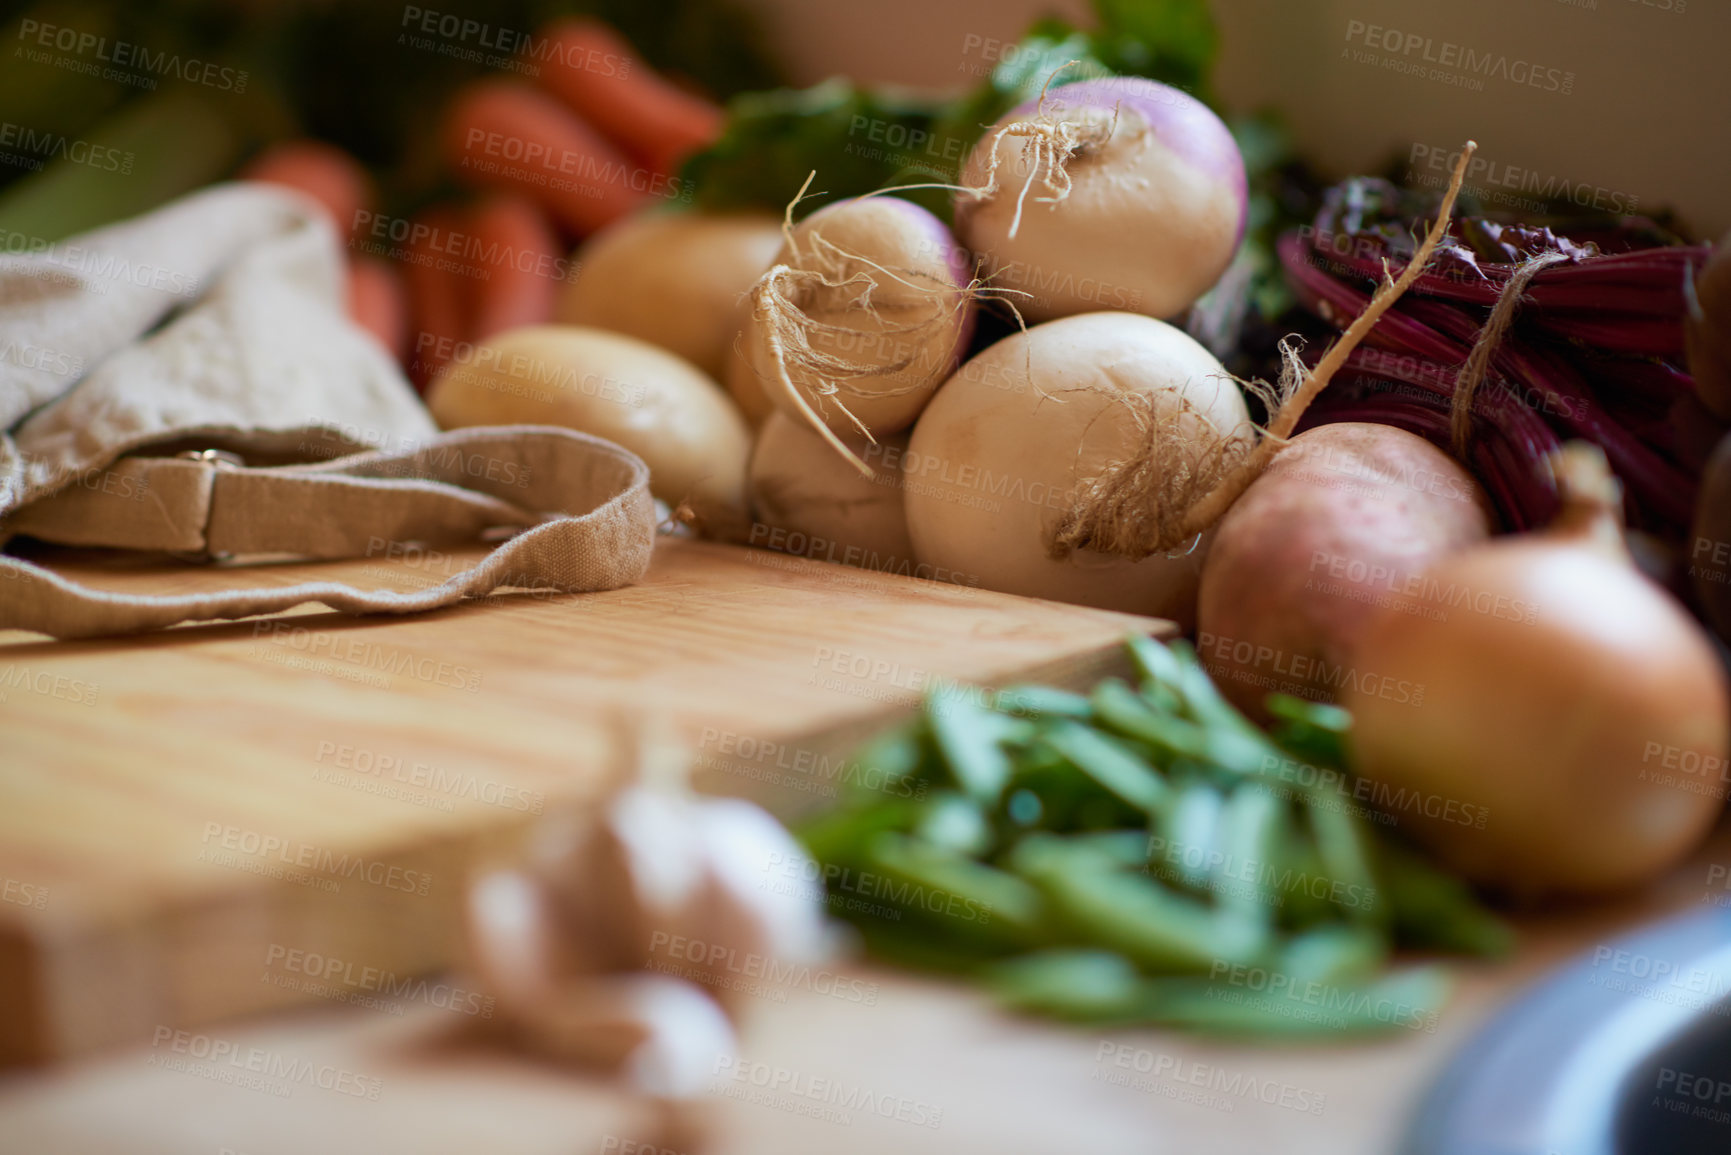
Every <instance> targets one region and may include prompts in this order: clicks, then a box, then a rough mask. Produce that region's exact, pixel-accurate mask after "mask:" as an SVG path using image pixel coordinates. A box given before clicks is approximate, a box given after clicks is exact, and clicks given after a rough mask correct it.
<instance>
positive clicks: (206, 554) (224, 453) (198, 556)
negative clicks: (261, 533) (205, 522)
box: [169, 449, 246, 564]
mask: <svg viewBox="0 0 1731 1155" xmlns="http://www.w3.org/2000/svg"><path fill="white" fill-rule="evenodd" d="M175 456H176V457H177V458H179V459H181V460H184V461H198V462H202V463H203V464H205V465H209V466H211V467H212V468H215V469H219V470H221V469H240V468H242V467H243V466H245V465H246V459H245V458H243V457H242V456H241V455H240V454H238V453H231V452H229V451H228V450H226V449H188V450H186V451H185V452H184V453H177V454H175ZM169 556H170V557H172V558H175V559H176V560H177V561H184V562H196V563H200V564H210V563H212V562H220V561H226V560H228V559H229V558H230V557H232V556H233V555H232V554H228V553H212V552H211V551H210V550H208V549H206V550H198V551H196V552H195V551H178V550H177V551H173V552H171V553H170V554H169Z"/></svg>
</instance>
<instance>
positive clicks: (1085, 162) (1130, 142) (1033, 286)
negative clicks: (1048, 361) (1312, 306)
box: [956, 77, 1247, 321]
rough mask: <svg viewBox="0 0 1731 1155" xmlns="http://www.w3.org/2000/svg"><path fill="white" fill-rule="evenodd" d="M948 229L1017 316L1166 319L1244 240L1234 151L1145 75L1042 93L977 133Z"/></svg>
mask: <svg viewBox="0 0 1731 1155" xmlns="http://www.w3.org/2000/svg"><path fill="white" fill-rule="evenodd" d="M961 184H962V185H963V187H964V189H965V190H966V191H963V192H959V193H957V195H956V231H957V234H958V235H959V236H960V237H961V239H962V241H963V243H964V244H966V245H967V246H968V248H970V249H972V250H973V251H974V252H975V253H977V254H978V255H979V256H980V258H981V261H982V265H983V267H982V269H981V275H982V276H983V277H985V278H986V281H987V283H988V284H989V285H990V286H991V287H992V288H994V289H1000V290H1007V291H1010V292H1011V293H1013V294H1015V295H1013V296H1012V297H1011V299H1012V300H1013V301H1014V302H1015V303H1016V307H1017V308H1018V309H1019V310H1020V311H1021V312H1022V314H1023V316H1025V317H1027V318H1028V319H1029V320H1031V321H1043V320H1047V319H1050V318H1053V317H1064V316H1069V315H1071V314H1073V313H1088V312H1095V311H1098V310H1101V309H1114V310H1123V311H1127V312H1135V313H1143V314H1145V315H1147V316H1150V317H1172V316H1174V315H1176V314H1178V313H1180V312H1182V311H1183V310H1184V309H1186V308H1188V307H1189V306H1190V305H1191V304H1193V303H1194V302H1195V301H1196V299H1197V298H1198V297H1200V296H1202V294H1203V293H1206V292H1207V291H1208V290H1209V289H1210V288H1211V287H1212V286H1213V285H1214V283H1215V282H1216V281H1218V280H1219V279H1220V276H1221V274H1222V273H1224V272H1225V271H1226V267H1227V265H1229V264H1231V263H1232V257H1233V254H1234V253H1236V252H1237V250H1238V245H1239V242H1240V241H1241V240H1242V239H1243V236H1244V226H1245V212H1246V203H1247V192H1246V186H1245V177H1244V159H1243V157H1242V156H1240V155H1239V152H1238V146H1237V144H1236V143H1235V142H1234V141H1233V139H1232V134H1231V132H1229V131H1228V130H1227V128H1226V126H1225V125H1224V124H1222V123H1221V122H1220V118H1219V117H1217V116H1215V115H1214V113H1213V112H1211V111H1210V110H1209V109H1208V106H1207V105H1205V104H1203V103H1202V102H1201V101H1199V100H1197V99H1196V98H1194V97H1192V96H1190V95H1189V94H1187V93H1184V92H1181V91H1179V90H1178V89H1176V88H1171V87H1168V86H1167V85H1164V84H1160V83H1158V82H1156V81H1153V80H1144V79H1141V78H1138V77H1108V78H1103V79H1098V80H1085V81H1080V82H1078V83H1075V84H1067V85H1064V86H1062V87H1059V88H1051V89H1048V90H1047V92H1046V93H1045V94H1044V95H1042V96H1041V97H1040V98H1039V99H1038V100H1033V101H1029V102H1028V103H1026V104H1023V105H1022V106H1020V107H1019V108H1016V109H1015V110H1013V111H1012V112H1010V114H1009V115H1007V116H1006V117H1004V119H1002V120H1000V121H999V122H998V123H997V124H996V125H994V126H993V127H992V128H991V129H989V130H988V131H987V132H986V135H985V136H984V137H982V138H981V139H980V142H979V143H978V144H977V145H975V146H974V151H973V152H972V153H971V154H970V155H969V157H968V161H967V164H966V165H965V166H964V168H963V170H962V177H961Z"/></svg>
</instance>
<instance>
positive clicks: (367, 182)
mask: <svg viewBox="0 0 1731 1155" xmlns="http://www.w3.org/2000/svg"><path fill="white" fill-rule="evenodd" d="M240 179H242V180H256V181H264V182H265V183H266V184H275V185H282V186H284V187H285V188H292V189H297V190H299V191H300V192H303V193H306V194H307V195H308V196H310V197H312V198H313V199H314V200H316V201H318V202H319V204H321V205H323V206H324V208H325V211H326V212H328V213H330V215H331V223H332V224H334V225H335V226H336V230H337V236H338V237H341V238H342V239H344V240H345V241H346V240H347V239H348V237H349V235H350V234H351V233H352V232H353V231H354V228H355V222H356V220H357V218H358V216H359V214H361V213H363V212H367V211H369V210H371V209H372V207H373V180H372V177H370V176H368V175H367V170H366V169H364V168H362V167H361V162H360V161H358V160H356V159H355V158H354V157H352V156H350V155H349V154H348V153H346V152H344V151H343V150H342V149H340V148H337V147H336V146H335V145H330V144H326V143H324V142H323V141H319V140H291V141H286V142H284V143H282V144H274V145H271V146H270V147H269V148H267V149H265V150H264V151H263V152H262V153H260V154H259V155H258V156H257V157H255V158H254V159H253V160H252V162H251V163H250V164H248V165H247V166H246V167H245V168H243V169H242V170H241V171H240Z"/></svg>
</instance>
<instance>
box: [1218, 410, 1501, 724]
mask: <svg viewBox="0 0 1731 1155" xmlns="http://www.w3.org/2000/svg"><path fill="white" fill-rule="evenodd" d="M1490 530H1491V520H1490V514H1489V512H1488V508H1487V505H1486V503H1485V499H1484V495H1483V493H1482V491H1481V490H1480V489H1479V486H1478V483H1477V482H1475V481H1474V480H1473V477H1472V475H1471V474H1470V473H1468V472H1467V471H1466V470H1465V469H1463V468H1462V467H1461V466H1460V465H1459V464H1458V463H1457V462H1456V461H1455V460H1454V459H1453V458H1451V457H1450V456H1449V455H1448V454H1446V453H1444V452H1443V451H1442V450H1440V449H1438V448H1437V447H1436V446H1434V445H1432V444H1431V443H1430V442H1428V441H1426V440H1425V439H1424V438H1422V437H1418V436H1416V435H1414V434H1411V433H1408V432H1406V431H1405V430H1403V429H1396V428H1394V427H1393V426H1390V425H1373V424H1368V423H1360V422H1349V423H1343V424H1338V425H1324V426H1321V427H1319V428H1316V429H1312V430H1310V431H1309V432H1306V433H1302V434H1300V435H1299V436H1297V437H1295V438H1293V440H1292V443H1291V445H1289V446H1288V447H1287V448H1286V449H1285V450H1283V451H1282V452H1281V454H1280V455H1279V456H1278V457H1276V458H1275V459H1274V461H1273V463H1272V464H1270V465H1269V467H1268V468H1267V470H1266V471H1264V473H1263V474H1262V476H1261V477H1259V478H1257V480H1256V481H1255V482H1254V483H1253V484H1252V485H1251V486H1250V488H1249V489H1248V490H1246V491H1245V493H1244V496H1243V497H1241V498H1239V499H1238V501H1237V502H1236V503H1234V505H1233V506H1232V508H1231V510H1230V511H1228V513H1227V514H1226V516H1225V517H1224V518H1222V519H1221V521H1220V524H1219V527H1218V528H1217V529H1216V531H1215V537H1214V544H1213V547H1212V548H1211V549H1210V551H1209V554H1208V560H1207V562H1206V563H1205V564H1204V565H1203V568H1202V588H1201V592H1200V594H1199V596H1198V604H1197V650H1198V655H1199V656H1200V657H1201V659H1202V662H1203V664H1204V665H1205V666H1206V667H1207V669H1208V671H1209V673H1210V674H1212V675H1213V677H1214V680H1215V681H1216V682H1217V683H1218V684H1219V686H1220V689H1221V692H1222V693H1224V694H1225V695H1226V697H1227V698H1229V699H1230V700H1231V701H1232V702H1233V704H1234V705H1236V706H1238V708H1239V709H1241V710H1244V711H1245V712H1246V713H1248V714H1250V715H1251V716H1253V717H1257V718H1264V719H1265V718H1266V717H1267V716H1268V715H1267V713H1266V711H1265V710H1264V708H1263V700H1264V699H1265V698H1266V697H1267V695H1268V694H1270V693H1273V692H1275V691H1279V692H1283V693H1287V694H1294V695H1297V696H1298V697H1302V698H1308V699H1310V700H1312V701H1330V700H1332V699H1333V698H1334V697H1335V695H1336V694H1337V693H1338V692H1339V691H1340V689H1341V688H1342V686H1343V684H1344V683H1345V682H1346V681H1348V680H1350V679H1353V678H1355V677H1358V676H1360V675H1361V674H1364V673H1365V672H1364V671H1360V670H1357V669H1356V668H1355V666H1354V664H1353V661H1352V652H1353V648H1354V646H1355V645H1356V643H1357V641H1358V638H1359V635H1360V634H1361V633H1362V632H1363V629H1364V624H1365V622H1366V620H1367V619H1368V618H1369V616H1370V615H1371V613H1372V612H1373V611H1374V609H1375V607H1376V605H1377V603H1378V601H1379V600H1384V601H1386V600H1387V599H1388V598H1389V597H1390V596H1391V595H1395V594H1399V593H1400V592H1402V591H1404V590H1406V589H1408V587H1409V586H1410V585H1411V584H1412V583H1413V582H1414V581H1415V580H1416V579H1417V576H1418V574H1419V573H1420V572H1421V571H1422V570H1423V569H1424V568H1425V567H1426V566H1428V565H1430V564H1431V563H1432V562H1434V561H1436V560H1437V559H1438V558H1440V557H1443V556H1444V555H1446V554H1448V553H1451V552H1453V551H1455V550H1459V549H1461V548H1464V547H1465V546H1468V545H1471V544H1473V543H1475V542H1478V541H1482V540H1484V539H1485V538H1486V537H1487V536H1489V534H1490ZM1370 676H1375V675H1374V672H1371V673H1370Z"/></svg>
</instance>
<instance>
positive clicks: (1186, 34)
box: [683, 0, 1217, 219]
mask: <svg viewBox="0 0 1731 1155" xmlns="http://www.w3.org/2000/svg"><path fill="white" fill-rule="evenodd" d="M1094 17H1095V20H1094V27H1093V28H1092V29H1081V28H1077V27H1075V26H1073V25H1071V24H1069V23H1067V22H1065V21H1062V20H1057V19H1051V18H1048V19H1044V20H1041V21H1039V22H1037V23H1036V24H1035V25H1034V26H1033V27H1032V28H1030V29H1029V30H1028V33H1027V35H1026V36H1025V37H1023V39H1022V40H1021V42H1020V43H1018V44H1017V45H1016V46H1015V49H1014V51H1008V52H1005V53H1003V58H1002V59H1001V60H999V61H998V62H997V63H996V64H995V65H994V66H993V68H992V70H991V72H990V73H989V75H987V76H986V77H985V79H984V80H982V81H981V83H980V84H979V85H977V86H976V87H975V88H974V89H973V90H972V91H970V92H967V93H965V94H964V95H962V96H960V97H956V98H953V99H931V98H922V97H916V96H913V95H911V94H909V93H906V92H903V91H901V90H898V89H893V88H862V87H857V86H855V85H852V84H849V83H846V82H844V81H839V80H829V81H825V82H824V83H823V84H820V85H818V86H816V87H815V88H809V89H805V90H803V91H787V90H782V91H777V92H766V93H754V94H751V95H749V96H745V97H741V98H739V99H737V100H735V101H734V102H733V103H732V104H731V105H730V106H729V107H728V125H727V129H726V132H725V133H724V135H723V136H722V139H721V140H719V141H718V142H716V144H715V145H714V146H713V147H712V148H710V149H709V150H707V151H705V152H703V153H700V154H698V155H697V156H695V157H693V158H692V159H691V160H690V161H689V162H688V163H687V167H686V169H685V172H684V174H683V177H684V180H685V181H686V182H688V183H690V184H692V185H693V186H694V187H695V188H696V204H697V205H698V206H699V207H702V208H708V209H737V208H746V207H755V208H767V209H771V210H774V211H777V212H779V211H781V210H782V209H783V208H785V207H786V206H787V204H788V202H789V201H791V200H793V198H794V196H795V195H796V194H797V193H798V191H799V188H800V186H801V184H803V183H804V181H805V179H806V176H807V175H808V174H810V173H813V172H815V173H817V180H816V183H815V184H814V185H813V186H812V187H813V189H814V190H821V191H823V192H825V193H827V194H829V196H830V197H831V198H837V197H850V196H860V195H862V194H864V193H868V192H872V191H875V190H877V189H882V188H890V187H900V186H905V185H913V184H928V183H937V184H954V183H955V181H956V178H957V176H958V175H959V174H960V172H961V166H962V163H963V162H964V161H965V160H966V159H967V155H968V152H969V150H970V149H972V148H973V146H974V143H975V142H976V141H978V140H979V139H980V137H981V136H982V135H983V134H984V133H985V131H986V129H987V128H988V127H990V126H991V125H992V124H993V123H994V122H995V121H997V120H998V119H999V118H1000V117H1002V116H1003V115H1004V114H1005V113H1007V112H1009V111H1010V110H1011V109H1012V108H1014V107H1016V106H1017V105H1018V104H1021V103H1023V102H1024V101H1027V100H1032V99H1034V98H1036V97H1038V96H1039V95H1040V92H1041V90H1042V89H1043V88H1044V87H1045V86H1046V85H1047V84H1052V85H1060V84H1069V83H1073V82H1075V81H1078V80H1085V79H1088V78H1090V77H1098V76H1110V75H1132V76H1147V77H1151V78H1152V79H1155V80H1160V81H1163V82H1165V83H1167V84H1172V85H1175V86H1177V87H1180V88H1183V89H1185V90H1187V91H1190V92H1193V93H1197V94H1199V95H1205V94H1206V92H1207V91H1208V74H1209V70H1210V69H1211V67H1212V65H1213V62H1214V56H1215V51H1216V47H1217V37H1216V35H1215V30H1214V24H1213V18H1212V17H1211V16H1210V15H1209V12H1208V4H1207V0H1094ZM909 199H911V200H915V201H917V202H919V203H921V204H924V205H925V206H926V207H927V208H930V209H931V210H932V211H934V212H936V213H938V214H939V215H940V216H942V217H945V218H946V219H947V218H948V216H949V196H948V194H947V193H944V192H941V191H936V190H925V191H922V192H919V193H912V194H909ZM823 203H825V202H824V201H819V200H812V201H809V202H807V203H805V204H804V205H802V206H800V207H799V208H798V209H796V215H803V213H805V212H810V211H812V210H814V209H816V208H818V207H821V205H822V204H823Z"/></svg>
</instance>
